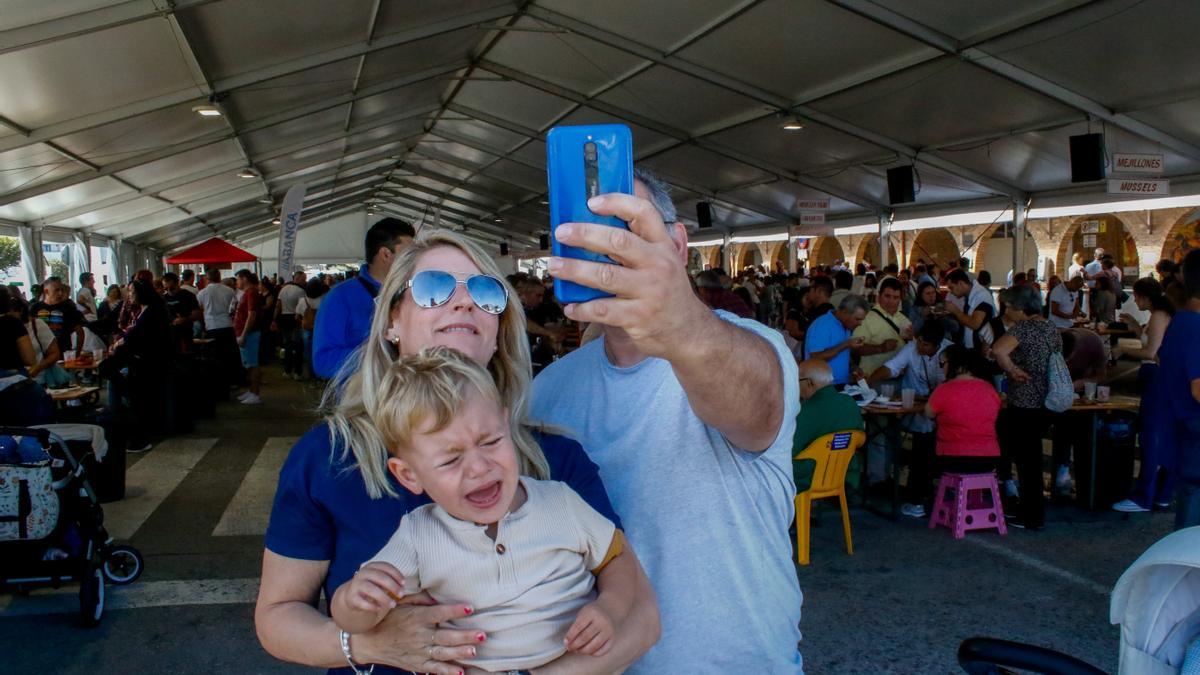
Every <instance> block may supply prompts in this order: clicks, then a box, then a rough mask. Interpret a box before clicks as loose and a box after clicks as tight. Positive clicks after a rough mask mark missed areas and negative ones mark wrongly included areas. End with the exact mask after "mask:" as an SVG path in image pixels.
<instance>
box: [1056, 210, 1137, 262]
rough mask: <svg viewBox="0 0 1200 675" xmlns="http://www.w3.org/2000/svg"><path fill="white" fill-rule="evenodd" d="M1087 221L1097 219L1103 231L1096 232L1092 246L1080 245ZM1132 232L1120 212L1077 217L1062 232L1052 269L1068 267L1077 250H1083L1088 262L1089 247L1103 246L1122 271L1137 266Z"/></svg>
mask: <svg viewBox="0 0 1200 675" xmlns="http://www.w3.org/2000/svg"><path fill="white" fill-rule="evenodd" d="M1088 221H1097V222H1099V223H1100V229H1101V230H1103V231H1102V232H1100V233H1097V234H1096V246H1095V247H1084V245H1083V242H1084V236H1085V235H1084V234H1083V227H1082V226H1083V223H1085V222H1088ZM1133 234H1134V229H1133V227H1132V226H1131V224H1130V223H1128V222H1126V221H1125V219H1124V218H1122V217H1121V216H1120V215H1119V214H1116V213H1103V214H1096V215H1087V216H1079V217H1077V218H1075V219H1074V220H1072V221H1071V225H1070V226H1069V227H1068V228H1067V229H1066V231H1065V232H1063V235H1062V239H1061V240H1060V241H1059V242H1058V256H1057V257H1056V259H1055V268H1056V269H1059V270H1063V271H1064V272H1065V271H1066V270H1067V269H1068V268H1070V266H1071V257H1072V254H1073V253H1075V252H1076V251H1078V252H1080V253H1083V262H1084V264H1087V263H1089V262H1091V261H1092V250H1093V249H1094V248H1096V247H1099V248H1103V249H1104V250H1105V251H1106V252H1108V253H1110V254H1112V256H1113V259H1114V262H1116V264H1117V267H1119V268H1121V269H1122V270H1124V269H1125V268H1126V267H1138V260H1139V256H1138V250H1137V241H1136V240H1135V239H1134V238H1133ZM1085 249H1086V250H1085Z"/></svg>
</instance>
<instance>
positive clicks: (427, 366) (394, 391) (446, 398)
mask: <svg viewBox="0 0 1200 675" xmlns="http://www.w3.org/2000/svg"><path fill="white" fill-rule="evenodd" d="M474 396H483V397H484V399H486V400H488V401H490V402H492V403H494V404H496V407H497V408H501V409H502V408H503V406H504V403H503V401H502V400H501V398H500V391H499V390H498V389H497V388H496V382H495V380H493V379H492V376H491V374H489V373H488V372H487V371H486V370H484V369H483V368H482V367H481V366H480V365H479V364H477V363H475V362H474V361H472V360H471V359H469V358H467V357H466V356H465V355H463V354H462V353H461V352H459V351H457V350H454V349H450V348H449V347H430V348H426V349H422V350H421V351H420V352H418V353H417V354H416V355H413V356H405V357H401V358H399V359H397V360H396V361H395V362H394V363H393V364H392V365H391V366H390V367H389V368H388V369H387V370H386V371H385V372H384V375H383V379H382V380H381V381H380V383H379V396H377V397H376V399H375V409H374V410H371V411H369V414H370V416H371V418H372V419H373V420H375V423H376V424H377V425H378V429H379V435H380V437H381V439H382V440H383V443H384V446H385V447H386V448H387V449H388V452H390V453H392V454H393V455H394V454H397V453H403V452H406V451H408V450H410V449H411V448H412V440H413V436H415V435H417V434H432V433H437V432H439V431H441V430H443V429H445V428H446V427H447V426H449V425H450V423H451V422H453V421H454V418H455V417H456V416H457V415H459V414H461V412H462V410H463V408H464V407H465V406H466V404H467V401H468V400H470V399H471V398H472V397H474ZM515 443H519V440H516V439H515ZM518 452H520V449H518Z"/></svg>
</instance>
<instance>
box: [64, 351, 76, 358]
mask: <svg viewBox="0 0 1200 675" xmlns="http://www.w3.org/2000/svg"><path fill="white" fill-rule="evenodd" d="M63 360H64V361H74V360H75V350H74V349H68V350H66V351H64V352H63Z"/></svg>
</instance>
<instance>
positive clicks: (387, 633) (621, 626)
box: [255, 231, 659, 675]
mask: <svg viewBox="0 0 1200 675" xmlns="http://www.w3.org/2000/svg"><path fill="white" fill-rule="evenodd" d="M514 297H515V294H514V292H513V291H512V289H511V288H509V287H508V285H507V284H506V283H505V282H504V281H503V279H502V277H501V275H500V273H499V270H498V269H497V268H496V266H495V263H494V262H492V260H491V259H490V258H489V257H488V256H487V255H486V254H485V253H483V252H482V251H481V250H480V249H479V248H478V247H477V246H476V245H475V244H473V243H471V242H470V241H468V240H466V239H464V238H462V237H459V236H457V235H455V234H453V233H448V232H444V231H435V232H426V233H422V234H421V236H420V237H418V239H417V241H416V242H415V243H414V244H413V246H412V247H410V248H408V249H407V250H405V251H404V252H403V253H402V254H401V255H400V256H399V257H398V258H397V260H396V262H395V264H393V265H392V268H391V270H390V271H389V272H388V276H387V279H386V280H385V281H384V283H383V286H382V288H381V289H380V293H379V296H378V297H377V298H376V306H375V307H376V308H375V312H374V315H373V317H372V321H371V330H370V333H369V334H368V336H367V340H366V342H364V344H363V345H362V346H361V347H360V348H359V350H358V351H357V352H356V353H355V355H354V356H353V357H352V358H351V359H350V360H349V361H348V362H347V365H346V366H344V367H343V370H342V373H341V374H340V375H339V377H337V378H335V380H334V381H333V382H332V383H331V384H330V387H329V389H328V390H327V391H326V396H325V399H324V403H323V406H322V407H323V410H324V412H325V420H324V422H323V423H322V424H319V425H317V426H316V427H315V428H313V429H312V430H310V431H309V432H308V433H307V434H305V435H304V436H303V437H301V439H300V440H299V441H298V442H297V443H296V445H295V446H294V447H293V448H292V450H291V453H290V454H289V456H288V460H287V462H286V463H285V464H284V467H283V470H282V471H281V472H280V479H279V487H278V489H277V491H276V496H275V505H274V507H273V509H272V512H271V521H270V524H269V525H268V528H267V535H266V551H265V552H264V554H263V573H262V583H261V587H260V590H259V597H258V605H257V607H256V609H255V627H256V629H257V631H258V636H259V640H260V641H261V642H262V644H263V647H264V648H266V650H267V651H268V652H270V653H271V654H272V655H273V656H275V657H276V658H279V659H282V660H285V661H291V662H295V663H300V664H303V665H308V666H317V667H325V668H342V669H343V672H351V671H350V668H355V669H356V670H358V671H359V672H367V670H368V669H369V668H370V666H368V665H367V664H377V667H375V669H374V672H375V673H377V674H379V673H395V672H402V671H401V670H399V669H407V670H410V671H415V672H426V673H438V674H440V675H451V674H454V673H460V672H462V671H463V668H462V667H461V666H459V665H458V663H457V662H458V661H460V660H462V659H467V658H469V657H470V655H471V653H472V649H473V648H474V647H476V646H477V645H478V644H479V639H478V631H463V630H452V629H448V628H440V627H439V625H440V624H443V623H445V622H448V621H450V620H451V619H454V618H458V617H462V616H464V615H465V614H466V613H467V612H468V611H469V610H470V608H469V607H468V606H466V605H462V604H454V605H432V602H433V601H432V599H431V598H429V596H427V595H418V596H413V598H405V602H404V603H403V604H401V605H400V606H398V607H397V608H395V609H394V610H392V611H391V612H389V614H388V615H387V617H386V618H385V619H384V620H383V621H382V623H380V624H379V625H378V626H376V627H375V628H374V629H373V630H371V631H369V632H367V633H363V634H359V635H354V636H353V639H350V636H349V635H348V634H346V633H343V632H341V631H339V629H338V628H337V626H336V625H335V624H334V623H333V622H332V620H330V619H329V617H328V616H326V615H325V614H323V613H321V612H320V611H318V609H317V604H318V600H319V598H320V596H321V593H322V591H324V593H325V597H326V598H327V599H328V598H330V597H332V595H333V591H334V590H335V589H337V588H338V587H339V586H340V585H341V584H342V583H344V582H345V581H347V580H348V579H350V577H352V576H353V575H354V573H355V572H356V571H357V570H358V567H359V565H360V564H362V563H364V562H366V561H367V560H369V559H370V558H371V556H372V555H374V554H375V552H376V551H378V550H379V549H380V548H381V547H382V546H383V545H384V544H386V543H387V542H388V540H389V538H390V537H391V535H392V534H393V533H394V531H395V528H396V524H397V523H398V522H399V521H400V518H401V517H402V516H403V515H404V514H406V513H408V512H409V511H411V510H413V509H416V508H417V507H419V506H422V505H424V504H426V503H428V501H429V500H428V498H427V497H425V496H424V495H422V496H415V495H413V494H412V493H411V492H409V491H408V490H406V489H405V488H404V487H403V486H401V485H400V484H399V483H398V482H396V479H395V478H394V477H393V476H391V474H390V473H389V472H388V470H387V459H388V452H387V449H386V447H385V444H384V442H383V440H382V438H381V435H380V433H379V431H378V429H377V426H376V424H375V422H374V420H372V419H371V417H370V416H369V415H368V413H367V411H368V410H373V409H375V408H376V407H377V406H376V402H377V397H378V396H379V395H380V388H379V387H380V383H381V382H382V381H383V378H384V375H385V374H386V373H387V371H388V369H389V368H390V367H391V364H392V362H393V361H395V359H396V358H397V357H399V356H408V355H413V354H416V353H418V352H419V351H420V350H422V349H424V348H427V347H434V346H445V347H451V348H453V349H456V350H458V351H460V352H462V353H463V354H464V355H466V356H467V357H468V358H470V359H472V360H474V361H475V362H476V363H478V364H480V365H482V366H485V367H486V368H487V370H488V372H489V373H490V374H491V375H492V377H493V378H494V379H495V381H496V387H497V389H498V390H499V392H500V396H501V398H502V399H503V400H504V401H505V404H506V407H507V411H508V415H509V418H510V419H509V423H510V428H511V429H512V433H513V437H514V441H515V444H516V446H517V447H518V457H517V459H518V463H519V466H520V470H521V473H522V474H523V475H527V476H531V477H534V478H550V479H552V480H558V481H562V482H564V483H566V484H567V485H569V486H571V487H572V488H573V489H574V490H575V491H576V492H578V493H579V495H580V496H581V497H583V499H584V501H586V502H587V503H588V504H589V505H590V506H591V507H592V508H594V509H596V511H598V512H599V513H600V514H602V515H603V516H605V517H606V518H608V519H609V520H611V521H613V522H614V523H615V524H616V525H617V526H618V527H620V519H619V518H618V517H617V515H616V513H614V512H613V509H612V505H611V504H610V502H609V499H608V495H607V493H606V492H605V490H604V486H603V484H602V483H601V481H600V476H599V474H598V472H597V469H596V465H595V464H593V463H592V462H591V460H589V459H588V458H587V455H586V454H584V452H583V449H582V448H581V447H580V446H579V444H578V443H575V442H574V441H571V440H570V439H567V438H564V437H561V436H556V435H553V434H548V433H538V432H537V431H535V430H533V429H530V428H529V427H528V426H527V425H526V424H525V413H526V405H527V403H526V399H527V396H528V390H529V378H530V371H531V366H530V362H529V346H528V342H527V339H526V337H525V319H524V314H523V312H522V310H521V307H520V304H519V303H515V302H512V301H511V299H512V298H514ZM629 553H630V554H631V555H628V556H620V559H618V560H616V561H614V564H612V565H609V566H608V567H606V568H605V569H604V571H603V572H602V573H601V574H600V575H599V577H598V578H597V589H598V590H599V594H600V596H599V597H600V598H601V599H603V598H604V597H605V595H606V594H612V593H616V594H625V593H632V594H633V596H634V600H633V605H632V608H631V609H630V611H629V612H628V614H626V615H625V616H623V617H618V618H617V626H616V632H615V634H614V638H613V642H612V648H611V650H610V651H609V652H608V653H607V654H605V655H604V656H600V657H597V656H587V655H585V654H579V653H568V654H566V655H564V656H563V657H561V658H560V659H558V660H556V661H554V662H552V663H550V664H547V665H546V666H545V667H543V668H538V669H537V672H539V673H543V672H544V673H553V672H596V673H610V672H615V671H618V670H621V669H622V668H624V667H625V666H627V665H629V664H630V663H632V662H633V661H634V660H636V659H637V658H638V657H640V656H641V655H642V654H643V653H645V652H646V651H647V650H648V649H649V648H650V647H651V646H652V645H653V644H654V642H655V641H657V638H658V633H659V622H658V609H657V605H656V603H655V600H654V595H653V591H652V590H651V589H650V586H649V582H648V581H647V580H646V578H645V575H644V573H642V571H641V567H640V565H639V563H638V562H637V558H636V556H634V555H632V553H633V552H632V551H629ZM498 554H499V555H503V553H502V552H499V551H498ZM623 566H633V568H634V569H635V572H636V577H637V579H638V581H639V583H638V584H636V585H635V586H634V587H633V588H630V587H628V586H624V585H618V584H613V583H612V578H613V577H614V576H617V575H619V574H621V573H622V572H624V573H628V572H629V568H628V567H624V569H622V568H623ZM422 602H424V603H425V604H424V605H422V604H421V603H422ZM484 639H485V640H486V636H485V637H484ZM568 646H570V645H568Z"/></svg>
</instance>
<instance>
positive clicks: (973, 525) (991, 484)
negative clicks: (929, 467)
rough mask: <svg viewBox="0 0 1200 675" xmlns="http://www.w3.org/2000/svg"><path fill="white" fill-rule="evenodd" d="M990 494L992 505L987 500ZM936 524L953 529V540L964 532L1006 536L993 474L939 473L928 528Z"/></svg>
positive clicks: (997, 489) (1002, 508)
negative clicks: (984, 531)
mask: <svg viewBox="0 0 1200 675" xmlns="http://www.w3.org/2000/svg"><path fill="white" fill-rule="evenodd" d="M989 493H990V494H991V504H988V500H987V499H986V497H987V495H988V494H989ZM938 525H945V526H946V527H947V528H948V529H950V530H952V531H953V532H954V538H955V539H962V538H963V536H964V535H966V533H967V530H990V529H993V528H995V529H997V530H999V531H1000V534H1001V535H1005V534H1008V528H1007V527H1006V526H1005V525H1004V505H1003V504H1001V503H1000V488H999V486H998V485H997V484H996V474H995V472H992V473H944V474H942V478H941V480H939V481H938V489H937V498H936V499H935V500H934V502H933V514H932V515H930V516H929V529H931V530H932V529H934V528H936V527H937V526H938Z"/></svg>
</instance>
